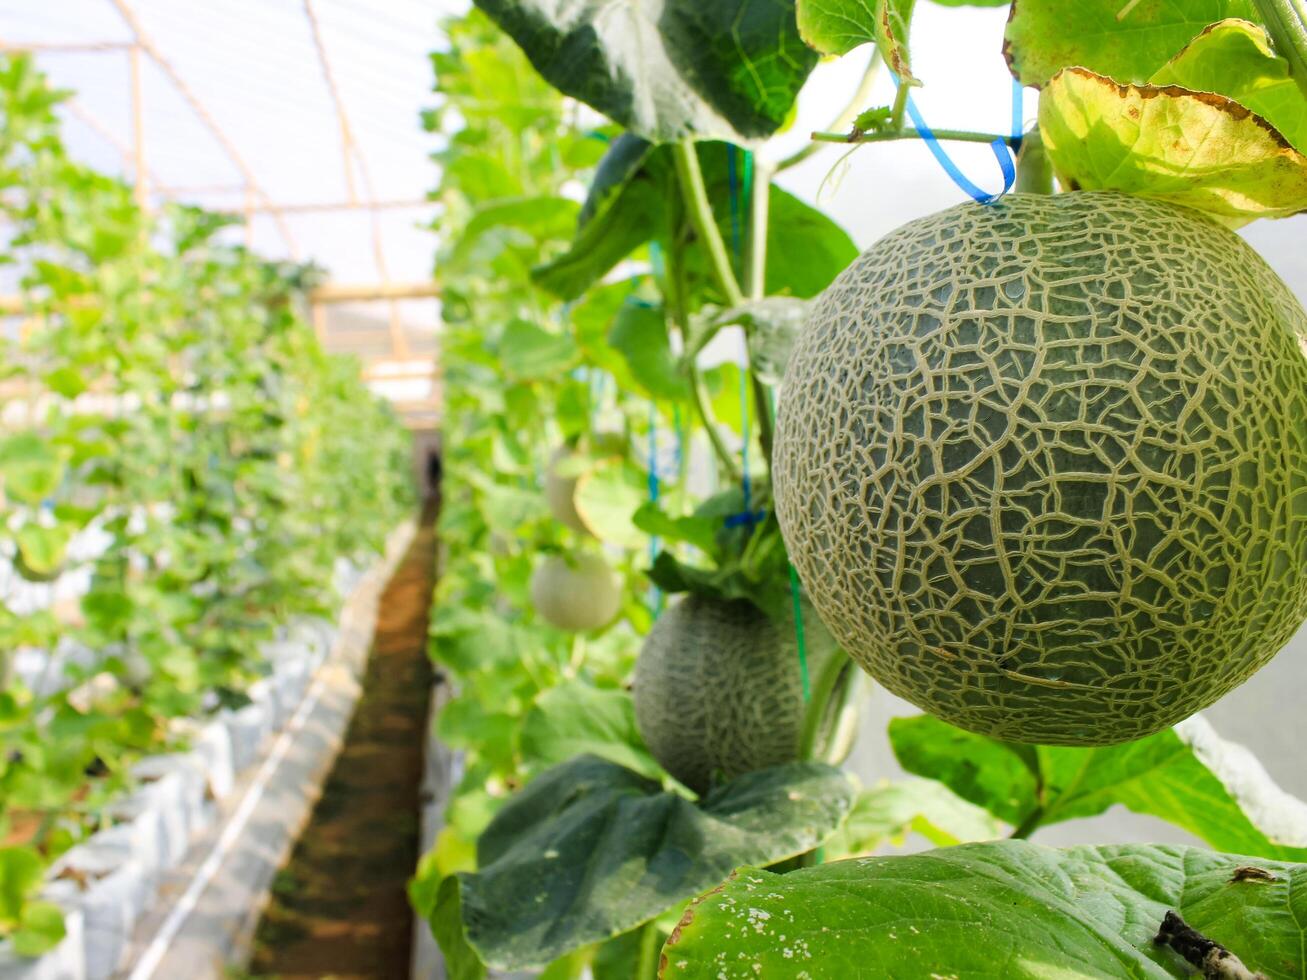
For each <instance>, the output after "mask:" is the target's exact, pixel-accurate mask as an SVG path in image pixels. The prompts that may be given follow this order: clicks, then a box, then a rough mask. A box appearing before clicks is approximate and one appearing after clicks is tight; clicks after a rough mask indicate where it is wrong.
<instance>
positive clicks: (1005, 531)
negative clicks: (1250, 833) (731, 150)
mask: <svg viewBox="0 0 1307 980" xmlns="http://www.w3.org/2000/svg"><path fill="white" fill-rule="evenodd" d="M1305 334H1307V314H1304V312H1303V310H1302V307H1301V306H1300V305H1299V304H1298V303H1297V301H1296V300H1295V299H1294V297H1293V296H1292V295H1291V294H1290V292H1289V290H1288V288H1287V287H1286V286H1285V285H1284V284H1283V283H1282V282H1281V281H1280V280H1279V278H1278V277H1277V276H1276V275H1275V274H1274V272H1272V271H1271V270H1270V268H1269V267H1268V266H1267V265H1266V264H1265V262H1263V261H1262V259H1261V258H1260V257H1259V256H1258V255H1257V254H1256V253H1255V252H1254V251H1253V250H1252V249H1251V248H1250V247H1248V246H1247V245H1246V244H1245V243H1244V242H1243V241H1242V240H1241V239H1239V238H1238V237H1237V236H1236V235H1234V234H1233V233H1231V232H1229V231H1227V230H1226V229H1224V228H1221V227H1219V226H1217V225H1216V224H1214V223H1212V222H1210V221H1208V220H1206V219H1204V218H1202V217H1200V216H1198V215H1197V214H1196V213H1194V212H1190V211H1187V210H1185V209H1181V208H1177V207H1175V206H1172V205H1167V204H1163V203H1160V202H1154V201H1148V200H1143V199H1140V198H1133V197H1128V196H1124V195H1119V194H1114V193H1108V192H1085V193H1072V194H1062V195H1056V196H1047V195H1023V194H1018V195H1011V196H1009V197H1006V198H1004V199H1003V200H1002V201H1000V202H999V203H998V204H996V205H994V206H992V207H984V206H981V205H976V204H966V205H961V206H958V207H955V208H951V209H949V210H947V211H943V212H941V213H939V214H936V215H932V216H930V217H927V218H923V219H920V220H917V221H913V222H911V223H909V224H907V225H905V226H904V227H902V228H900V229H898V230H897V231H895V232H893V233H892V234H890V235H889V236H887V237H886V238H884V239H882V240H881V241H880V242H878V243H877V244H876V245H874V246H873V247H872V248H871V249H870V250H868V251H867V252H866V253H864V254H863V255H862V256H861V257H860V258H859V259H858V260H857V261H856V262H854V263H853V264H852V265H851V266H850V267H849V268H848V269H847V270H846V271H845V272H844V273H842V274H841V275H840V277H839V278H838V279H836V281H835V282H834V283H833V284H832V285H831V287H830V288H829V289H828V290H827V291H826V292H825V294H823V296H822V297H821V298H820V299H819V300H818V301H817V303H816V304H815V305H814V309H813V312H812V315H811V318H810V320H809V323H808V326H807V328H806V330H805V331H804V333H803V334H802V335H801V337H800V339H799V341H798V343H797V344H796V347H795V351H794V354H793V357H792V359H791V361H790V364H789V367H788V370H787V373H786V376H785V386H784V390H783V393H782V397H781V405H780V412H779V417H778V421H777V432H776V444H775V456H774V480H775V487H776V509H777V516H778V517H779V519H780V523H781V528H782V531H783V532H784V536H785V540H786V543H787V545H788V547H789V551H790V555H791V557H792V560H793V561H794V563H795V565H796V567H797V569H798V571H799V573H800V576H801V578H802V580H803V583H804V587H805V589H806V590H807V592H808V594H809V596H810V597H811V599H812V602H813V604H814V605H815V606H816V607H817V611H818V612H819V613H820V615H821V617H822V619H823V620H824V622H825V623H826V625H827V626H828V627H829V628H830V630H831V632H832V633H833V634H834V636H835V638H836V639H837V640H838V641H839V642H840V643H841V645H843V646H844V648H845V649H846V650H848V651H849V653H850V654H851V655H852V656H853V657H854V658H855V659H856V660H858V661H859V662H860V663H861V664H862V665H863V666H864V667H865V668H866V669H867V670H868V671H869V672H870V673H871V674H872V675H873V676H874V677H875V678H876V679H877V680H879V681H880V682H881V683H882V684H884V685H885V686H886V687H887V688H889V689H890V690H891V691H893V692H894V693H896V694H898V695H900V696H901V697H904V698H906V699H908V700H909V701H912V702H913V703H915V704H917V705H918V706H920V707H922V708H924V709H925V710H927V711H930V712H932V713H934V714H936V715H938V716H939V717H941V718H943V719H945V720H947V721H950V722H952V723H954V724H957V725H959V726H961V727H964V728H968V729H971V730H973V731H978V732H983V733H985V734H989V735H993V736H996V737H1000V738H1007V739H1012V740H1018V741H1027V742H1043V743H1052V744H1091V745H1092V744H1107V743H1112V742H1119V741H1125V740H1127V739H1132V738H1137V737H1141V736H1144V735H1147V734H1150V733H1152V732H1155V731H1158V730H1160V729H1161V728H1164V727H1166V726H1167V725H1170V724H1173V723H1174V722H1177V721H1179V720H1180V719H1182V718H1184V717H1187V716H1188V715H1190V714H1192V713H1193V712H1195V711H1197V710H1199V709H1201V708H1204V707H1206V706H1207V705H1209V704H1211V703H1213V702H1214V701H1216V700H1217V699H1218V698H1220V697H1221V696H1222V695H1224V694H1225V693H1226V692H1228V691H1229V690H1230V689H1232V688H1233V687H1235V686H1236V685H1238V684H1240V683H1241V682H1243V681H1244V680H1246V679H1247V678H1248V677H1249V676H1250V675H1251V674H1252V673H1253V672H1254V671H1256V670H1257V669H1258V668H1259V667H1260V666H1262V665H1263V664H1264V663H1265V662H1266V661H1267V660H1269V659H1270V658H1271V657H1272V656H1274V654H1275V653H1276V652H1277V651H1278V650H1279V649H1280V648H1281V647H1282V646H1283V645H1284V643H1285V642H1286V641H1287V640H1288V638H1289V637H1290V635H1291V634H1292V633H1293V631H1294V630H1295V629H1296V628H1297V627H1298V626H1299V624H1301V623H1302V621H1303V618H1304V615H1305V614H1307V361H1304V357H1303V353H1302V351H1301V350H1300V348H1299V344H1298V340H1297V338H1298V337H1299V336H1302V335H1305Z"/></svg>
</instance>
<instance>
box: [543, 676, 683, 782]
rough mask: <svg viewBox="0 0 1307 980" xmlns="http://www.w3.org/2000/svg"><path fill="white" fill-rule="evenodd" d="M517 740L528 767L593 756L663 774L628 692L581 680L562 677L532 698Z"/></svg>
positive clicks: (645, 772) (655, 776)
mask: <svg viewBox="0 0 1307 980" xmlns="http://www.w3.org/2000/svg"><path fill="white" fill-rule="evenodd" d="M519 744H520V748H521V752H522V755H523V757H524V758H525V759H526V760H527V763H528V766H529V769H530V770H531V771H538V770H540V769H545V768H548V767H550V766H553V765H556V764H558V763H561V762H566V761H567V760H568V759H572V758H574V757H576V756H578V755H593V756H597V757H599V758H601V759H607V760H608V761H609V762H612V763H615V764H617V765H619V766H625V767H626V768H628V769H631V770H634V771H635V772H638V773H639V774H640V775H642V776H647V777H648V778H650V779H658V780H661V779H662V778H663V775H664V773H663V770H662V767H661V766H659V765H658V763H657V762H655V761H654V759H653V756H651V755H650V754H649V750H648V749H647V748H645V745H644V739H642V738H641V737H640V730H639V729H638V728H637V727H636V724H635V705H634V703H633V702H632V701H631V695H630V694H629V693H627V692H626V691H621V690H611V689H604V688H598V687H595V686H594V685H593V684H590V683H587V682H586V681H583V680H570V681H565V682H563V683H562V684H559V685H558V686H557V687H551V688H549V689H548V690H546V691H544V692H543V693H542V694H541V695H540V696H539V697H538V698H536V701H535V704H534V705H532V706H531V709H530V711H528V712H527V715H526V718H525V719H524V720H523V722H522V733H521V739H520V743H519Z"/></svg>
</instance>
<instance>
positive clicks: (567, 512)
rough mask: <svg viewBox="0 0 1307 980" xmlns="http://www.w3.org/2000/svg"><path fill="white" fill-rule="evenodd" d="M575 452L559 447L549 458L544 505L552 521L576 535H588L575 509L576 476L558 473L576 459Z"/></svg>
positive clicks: (568, 448)
mask: <svg viewBox="0 0 1307 980" xmlns="http://www.w3.org/2000/svg"><path fill="white" fill-rule="evenodd" d="M576 458H577V457H576V452H575V450H573V449H572V448H571V447H570V446H559V447H558V448H557V449H555V450H554V452H553V455H552V456H550V457H549V463H548V464H547V465H546V467H545V503H546V504H547V505H548V506H549V513H550V514H552V515H553V516H554V520H556V521H558V523H560V524H562V525H564V526H565V527H570V528H571V529H572V530H573V531H575V532H576V533H577V534H585V535H590V533H591V532H590V529H589V528H588V527H586V526H585V522H584V521H583V520H581V514H580V513H579V512H578V511H577V509H576V482H577V480H578V478H579V477H578V476H577V475H576V474H568V473H565V472H560V466H561V465H562V464H565V463H568V462H570V461H572V460H574V459H576Z"/></svg>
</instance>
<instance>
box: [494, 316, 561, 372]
mask: <svg viewBox="0 0 1307 980" xmlns="http://www.w3.org/2000/svg"><path fill="white" fill-rule="evenodd" d="M498 353H499V360H500V363H501V364H502V365H503V368H504V371H505V373H507V374H508V375H509V376H510V377H517V378H528V379H529V378H549V377H553V376H556V375H558V374H560V373H561V372H563V371H565V370H567V369H568V368H569V367H571V366H572V364H573V363H574V362H575V360H576V356H577V350H576V344H575V343H574V342H573V341H572V338H571V337H567V336H564V335H562V334H556V333H550V332H549V331H547V330H545V329H543V328H541V327H538V326H536V325H535V324H534V323H531V322H530V321H528V320H521V319H517V320H511V321H510V322H509V323H508V325H507V326H505V327H504V333H503V337H502V338H501V339H500V341H499V346H498Z"/></svg>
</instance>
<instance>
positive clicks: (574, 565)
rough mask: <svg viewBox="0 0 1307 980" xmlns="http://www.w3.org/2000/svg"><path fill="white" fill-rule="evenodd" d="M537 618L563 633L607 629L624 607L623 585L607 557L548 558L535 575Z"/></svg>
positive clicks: (591, 554)
mask: <svg viewBox="0 0 1307 980" xmlns="http://www.w3.org/2000/svg"><path fill="white" fill-rule="evenodd" d="M531 603H532V605H534V606H535V610H536V613H537V615H539V616H540V618H541V619H543V620H544V621H545V622H547V623H549V624H550V625H551V626H557V627H558V628H559V629H562V630H594V629H599V628H600V627H601V626H607V625H608V624H609V623H611V622H612V621H613V618H614V617H615V616H616V615H617V611H618V610H619V609H620V608H621V606H622V592H621V583H620V582H619V581H618V578H617V575H616V574H615V573H614V572H613V570H612V569H611V568H610V567H609V566H608V562H606V561H604V557H603V555H600V554H599V553H597V552H593V551H582V552H577V553H576V554H572V555H548V556H546V557H545V558H544V559H543V560H542V561H541V562H540V564H538V565H537V566H536V567H535V570H534V571H532V573H531Z"/></svg>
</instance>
